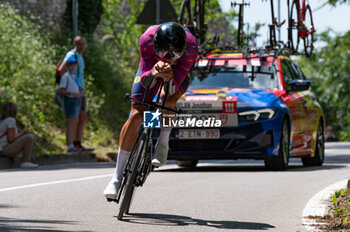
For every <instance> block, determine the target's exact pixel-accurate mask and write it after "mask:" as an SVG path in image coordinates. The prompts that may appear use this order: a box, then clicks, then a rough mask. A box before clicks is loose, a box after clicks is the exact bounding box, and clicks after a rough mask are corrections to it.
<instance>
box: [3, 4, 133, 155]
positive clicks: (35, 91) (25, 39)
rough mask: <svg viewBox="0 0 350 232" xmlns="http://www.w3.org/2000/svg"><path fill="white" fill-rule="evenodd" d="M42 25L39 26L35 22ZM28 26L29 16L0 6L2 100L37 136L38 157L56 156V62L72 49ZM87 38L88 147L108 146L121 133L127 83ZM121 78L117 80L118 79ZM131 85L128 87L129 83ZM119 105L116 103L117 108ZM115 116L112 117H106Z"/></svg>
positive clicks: (60, 117) (60, 123)
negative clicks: (12, 106) (13, 105)
mask: <svg viewBox="0 0 350 232" xmlns="http://www.w3.org/2000/svg"><path fill="white" fill-rule="evenodd" d="M38 25H40V24H38ZM38 25H35V24H33V23H32V21H31V20H28V19H27V17H24V16H21V15H20V14H19V13H18V11H16V10H14V9H12V8H11V7H10V6H8V5H2V4H0V31H1V34H2V35H1V37H0V43H1V44H2V46H1V47H0V59H1V64H0V83H1V85H0V92H1V97H0V102H1V103H4V102H6V101H13V102H15V103H17V105H18V108H19V114H18V118H17V121H18V123H19V125H20V126H21V127H24V126H26V127H29V129H30V131H31V132H34V133H35V134H36V135H37V137H38V138H39V140H38V143H37V145H38V146H36V149H37V150H36V153H57V152H60V151H62V150H64V148H65V145H64V144H65V134H64V130H65V117H64V114H63V112H62V110H61V109H59V108H58V107H57V106H56V105H55V104H54V103H53V95H54V92H55V88H57V86H55V84H54V80H55V79H54V72H55V68H56V64H57V63H58V61H59V60H61V59H62V58H63V57H64V55H65V53H66V52H67V51H68V50H70V49H71V48H72V44H71V42H70V39H65V40H62V41H60V44H55V43H54V42H52V41H55V40H51V41H50V40H49V36H48V35H51V36H52V34H50V33H48V32H47V31H45V30H44V29H43V28H40V27H39V26H38ZM86 37H87V44H88V46H87V49H86V51H85V53H84V57H85V62H86V72H85V76H86V87H87V88H86V94H87V96H88V97H87V98H88V123H87V125H86V131H85V138H87V139H86V142H87V143H88V145H90V146H91V145H92V146H94V147H107V146H109V147H111V145H112V144H115V140H113V138H115V137H117V136H116V135H115V134H113V132H116V134H119V133H118V132H117V131H118V130H119V129H120V125H121V120H123V118H125V117H126V113H127V109H126V108H125V107H122V106H118V109H119V110H117V111H116V110H115V109H116V102H118V103H119V104H120V103H121V102H122V98H123V95H124V93H125V92H126V91H127V90H126V89H125V87H124V86H125V83H124V81H122V78H121V77H123V74H124V72H121V71H120V69H122V67H121V66H118V65H117V66H115V64H114V63H112V62H111V59H110V57H111V56H112V54H111V53H108V52H106V48H105V47H104V46H103V45H102V42H101V41H100V40H98V39H95V38H93V36H89V35H88V36H86ZM119 77H120V78H119ZM128 86H129V84H128ZM119 104H117V105H119ZM106 112H114V114H106Z"/></svg>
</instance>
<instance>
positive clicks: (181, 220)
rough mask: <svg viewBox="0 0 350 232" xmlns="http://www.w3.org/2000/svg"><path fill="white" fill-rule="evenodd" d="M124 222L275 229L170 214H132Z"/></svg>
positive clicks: (251, 223) (246, 223)
mask: <svg viewBox="0 0 350 232" xmlns="http://www.w3.org/2000/svg"><path fill="white" fill-rule="evenodd" d="M123 221H126V222H130V223H137V224H147V225H157V226H205V227H209V228H211V227H213V228H218V229H245V230H268V229H270V228H275V227H274V226H272V225H269V224H266V223H258V222H238V221H214V220H202V219H196V218H191V217H186V216H179V215H170V214H139V213H137V214H130V215H128V216H124V217H123Z"/></svg>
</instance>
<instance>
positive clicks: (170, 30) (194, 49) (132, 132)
mask: <svg viewBox="0 0 350 232" xmlns="http://www.w3.org/2000/svg"><path fill="white" fill-rule="evenodd" d="M140 55H141V60H140V65H139V69H138V71H137V73H136V77H135V79H134V83H133V86H132V92H131V95H132V97H133V98H136V99H138V100H142V99H143V96H144V94H145V91H146V88H147V86H150V89H149V92H148V94H147V98H146V100H147V101H152V100H153V98H154V96H155V95H156V94H157V92H158V91H159V87H160V85H161V79H163V80H164V81H169V82H170V87H169V96H168V98H167V101H166V102H165V106H166V107H169V108H172V109H175V108H176V102H177V101H178V100H179V98H180V97H181V96H182V95H183V94H184V92H185V91H186V89H187V87H188V85H189V82H190V79H189V78H190V77H189V75H188V74H189V71H190V69H191V67H192V66H193V64H194V62H195V60H196V57H197V55H198V44H197V40H196V38H195V37H194V36H193V35H192V34H191V33H190V32H189V31H188V30H186V29H184V28H183V27H182V26H181V25H180V24H178V23H173V22H170V23H164V24H161V25H155V26H151V27H149V28H148V29H147V30H146V32H144V33H143V34H142V35H141V37H140ZM164 96H165V93H164V92H162V93H161V98H164ZM131 104H132V105H131V111H130V116H129V118H128V120H127V121H126V122H125V124H124V126H123V128H122V130H121V132H120V140H119V151H118V157H117V163H116V169H115V173H114V175H113V177H112V179H111V181H110V182H109V184H108V185H107V187H106V188H105V190H104V195H105V197H106V198H107V199H111V200H114V199H116V197H117V192H118V189H119V186H120V183H121V181H122V179H123V171H124V168H125V165H126V162H127V160H128V158H129V156H130V153H131V150H132V148H133V146H134V143H135V141H136V138H137V134H138V129H139V127H140V125H141V123H142V119H143V111H144V110H147V106H144V105H141V104H140V103H137V102H135V101H132V103H131ZM170 132H171V128H162V129H161V131H160V135H159V138H158V141H157V143H156V146H155V152H154V157H152V165H153V166H155V167H160V166H161V165H164V164H165V162H166V160H167V155H168V149H169V147H168V146H169V145H168V142H169V135H170Z"/></svg>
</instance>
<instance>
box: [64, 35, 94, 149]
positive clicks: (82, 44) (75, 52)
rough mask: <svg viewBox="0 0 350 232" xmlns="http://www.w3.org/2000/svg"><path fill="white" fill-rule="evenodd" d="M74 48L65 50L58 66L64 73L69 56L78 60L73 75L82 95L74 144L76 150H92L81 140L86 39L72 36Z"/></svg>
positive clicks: (83, 115) (83, 116) (84, 104)
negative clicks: (65, 52) (64, 54)
mask: <svg viewBox="0 0 350 232" xmlns="http://www.w3.org/2000/svg"><path fill="white" fill-rule="evenodd" d="M73 45H74V48H73V49H72V50H70V51H69V52H67V54H66V56H65V57H64V59H63V62H62V64H61V67H60V68H59V71H60V73H62V74H63V73H65V72H66V71H67V66H66V62H67V59H68V58H69V57H71V56H74V57H75V58H76V59H77V61H78V68H77V70H76V71H75V73H74V75H75V77H76V78H77V84H78V85H79V90H80V92H81V93H82V94H83V97H82V98H81V104H80V112H79V117H78V124H77V129H76V130H77V131H76V133H75V134H76V137H75V138H74V146H75V147H76V148H77V150H78V151H92V150H94V149H92V148H85V147H83V146H82V144H81V141H82V139H83V134H84V127H85V123H86V120H87V113H86V96H85V92H84V89H85V81H84V69H85V62H84V57H83V53H84V51H85V49H86V40H85V38H84V37H83V36H81V35H78V36H76V37H75V38H74V41H73Z"/></svg>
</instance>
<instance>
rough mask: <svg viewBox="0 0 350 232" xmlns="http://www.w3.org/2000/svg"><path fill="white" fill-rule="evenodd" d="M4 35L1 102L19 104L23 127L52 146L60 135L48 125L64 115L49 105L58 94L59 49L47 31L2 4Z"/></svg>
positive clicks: (0, 57) (0, 23)
mask: <svg viewBox="0 0 350 232" xmlns="http://www.w3.org/2000/svg"><path fill="white" fill-rule="evenodd" d="M0 31H1V37H0V44H1V49H0V60H1V63H0V83H1V85H0V92H1V98H0V102H2V103H4V102H6V101H13V102H16V103H17V105H18V108H19V116H18V121H19V124H23V125H25V126H27V127H29V129H30V130H32V131H33V130H34V131H35V132H36V134H37V135H38V136H40V137H41V138H42V139H43V142H44V143H45V142H48V140H49V139H50V138H52V137H55V136H56V133H51V132H52V131H51V130H50V129H52V128H50V127H47V125H48V124H51V123H52V122H54V121H56V118H55V115H57V114H59V113H60V112H59V111H58V110H57V109H56V108H55V107H54V106H53V104H48V101H50V100H52V96H53V92H54V85H53V83H54V82H53V80H54V79H53V78H52V77H53V72H54V70H55V66H54V65H53V64H52V60H53V59H52V58H53V56H54V55H55V48H54V46H52V45H51V44H50V42H49V40H48V39H47V38H46V37H45V36H43V33H44V32H43V30H41V29H40V28H39V27H37V26H35V25H33V24H32V23H31V22H30V21H29V20H26V19H24V18H22V17H21V16H19V14H18V12H17V11H16V10H14V9H12V8H11V7H10V6H9V5H2V4H0ZM59 121H60V122H61V123H62V120H59ZM58 124H60V123H59V122H58Z"/></svg>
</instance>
